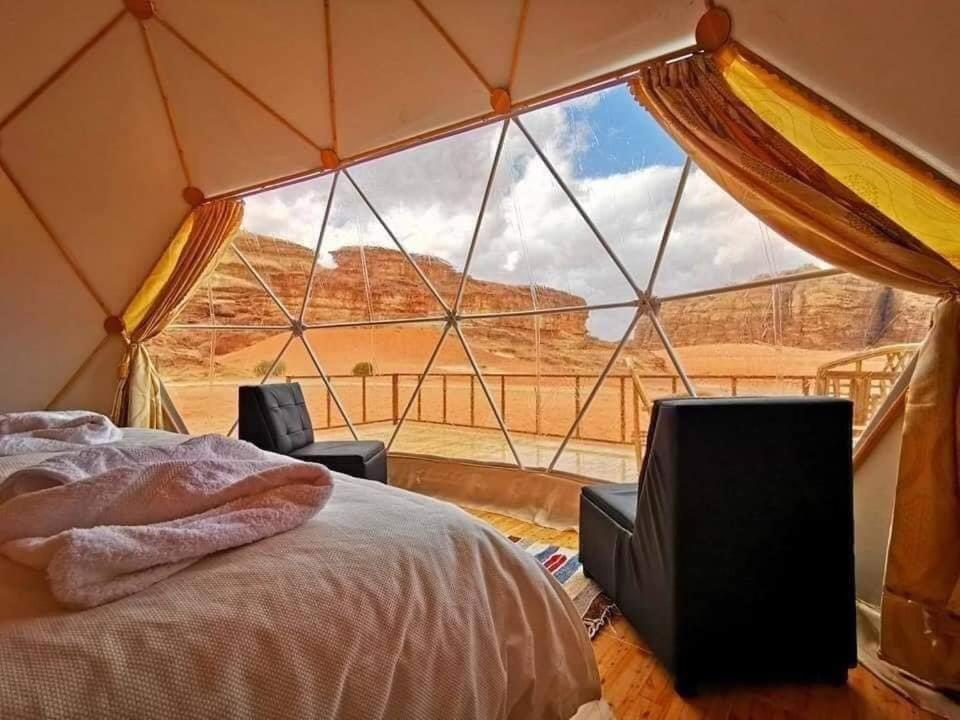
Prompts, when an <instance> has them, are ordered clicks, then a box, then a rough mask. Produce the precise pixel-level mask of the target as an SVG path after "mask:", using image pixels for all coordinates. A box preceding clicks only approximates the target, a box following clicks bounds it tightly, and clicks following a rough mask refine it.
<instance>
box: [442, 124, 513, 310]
mask: <svg viewBox="0 0 960 720" xmlns="http://www.w3.org/2000/svg"><path fill="white" fill-rule="evenodd" d="M509 126H510V122H509V121H508V120H504V121H503V126H502V127H501V129H500V138H499V139H498V140H497V149H496V151H494V153H493V163H491V165H490V174H489V175H488V176H487V184H486V186H485V187H484V188H483V198H482V199H481V200H480V209H479V211H478V212H477V222H476V224H475V225H474V226H473V236H472V237H471V238H470V247H469V248H467V257H466V258H465V259H464V262H463V272H462V273H461V274H460V284H459V285H458V286H457V294H456V296H455V298H454V301H453V308H452V310H453V312H454V313H459V312H460V304H461V302H462V301H463V291H464V289H465V288H466V286H467V275H468V274H469V272H470V265H471V264H472V263H473V253H474V250H475V249H476V247H477V238H478V237H480V226H481V224H482V223H483V216H484V215H485V214H486V212H487V202H489V200H490V190H491V188H493V181H494V178H495V177H496V175H497V168H498V167H499V165H500V156H501V154H502V153H503V143H504V141H505V140H506V138H507V128H508V127H509Z"/></svg>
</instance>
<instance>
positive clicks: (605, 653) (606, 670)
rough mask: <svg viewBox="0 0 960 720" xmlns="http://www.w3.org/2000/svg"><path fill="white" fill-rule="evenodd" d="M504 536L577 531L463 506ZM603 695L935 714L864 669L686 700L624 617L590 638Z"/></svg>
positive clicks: (619, 708) (799, 715) (756, 718)
mask: <svg viewBox="0 0 960 720" xmlns="http://www.w3.org/2000/svg"><path fill="white" fill-rule="evenodd" d="M468 512H470V513H471V514H473V515H474V516H476V517H478V518H480V519H481V520H484V521H485V522H487V523H489V524H491V525H493V526H494V527H495V528H497V529H498V530H500V532H503V533H504V534H509V535H517V536H519V537H529V538H534V539H536V541H537V542H543V543H549V544H552V545H560V546H562V547H577V544H578V543H577V539H578V538H577V533H576V532H572V531H565V532H560V531H556V530H551V529H550V528H543V527H540V526H537V525H532V524H530V523H526V522H523V521H522V520H516V519H514V518H508V517H505V516H503V515H497V514H496V513H492V512H486V511H473V510H468ZM593 649H594V653H595V654H596V657H597V666H598V667H599V668H600V677H601V680H602V682H603V693H604V698H606V700H607V702H608V703H610V706H611V707H612V708H613V712H614V715H615V716H616V717H617V718H619V719H620V720H936V716H934V715H932V714H930V713H928V712H926V711H924V710H921V709H919V708H917V707H915V706H914V705H912V704H911V703H909V702H908V701H907V700H906V699H904V698H902V697H901V696H900V695H897V694H896V693H894V692H893V691H892V690H890V689H889V688H888V687H887V686H886V685H884V684H883V683H882V682H880V680H879V679H877V678H876V677H875V676H873V675H871V674H870V673H869V672H867V670H865V669H864V668H862V667H858V668H856V669H855V670H853V671H852V672H851V673H850V679H849V681H848V683H847V686H846V687H842V688H834V687H828V686H820V685H790V686H774V687H765V688H743V689H733V690H726V691H716V692H711V693H708V694H705V695H704V696H703V697H698V698H695V699H694V700H685V699H683V698H681V697H680V696H678V695H677V694H676V693H675V692H674V691H673V684H672V682H671V680H670V678H669V676H668V675H667V673H666V672H665V671H664V670H663V668H661V667H660V665H659V664H657V662H656V660H655V659H654V658H653V657H652V655H650V652H649V650H648V649H647V648H646V647H645V645H644V643H643V640H642V639H641V638H640V636H639V635H638V634H637V632H636V631H635V630H634V629H633V628H632V627H631V626H630V623H628V622H627V621H626V619H625V618H623V617H616V618H614V619H613V621H612V622H611V623H610V624H608V625H607V626H606V627H604V628H603V630H601V631H600V632H599V633H598V634H597V637H596V638H595V639H594V641H593Z"/></svg>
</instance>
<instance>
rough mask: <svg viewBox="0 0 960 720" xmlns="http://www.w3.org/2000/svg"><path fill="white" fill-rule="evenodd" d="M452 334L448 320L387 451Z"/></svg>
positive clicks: (404, 409) (389, 446)
mask: <svg viewBox="0 0 960 720" xmlns="http://www.w3.org/2000/svg"><path fill="white" fill-rule="evenodd" d="M449 334H450V321H449V320H447V321H446V323H445V324H444V326H443V332H441V333H440V339H439V340H437V344H436V346H435V347H434V348H433V352H432V353H430V358H429V359H428V360H427V364H426V366H424V368H423V372H421V373H420V377H419V378H418V379H417V386H416V387H415V388H414V389H413V393H412V394H411V395H410V399H409V400H407V404H406V406H405V407H404V408H403V413H402V414H401V415H400V418H399V420H397V426H396V427H395V428H394V429H393V434H392V435H390V440H389V442H387V448H386V449H387V452H389V451H390V448H391V447H393V441H394V440H396V439H397V435H399V434H400V428H402V427H403V425H404V423H405V422H406V420H407V415H409V414H410V409H411V408H412V407H413V403H414V402H415V401H416V399H417V397H418V396H419V395H420V390H421V389H422V388H423V384H424V383H425V382H426V381H427V378H428V377H429V376H430V371H431V370H433V363H434V362H435V361H436V359H437V355H439V354H440V348H442V347H443V343H444V341H445V340H446V339H447V335H449Z"/></svg>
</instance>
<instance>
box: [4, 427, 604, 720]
mask: <svg viewBox="0 0 960 720" xmlns="http://www.w3.org/2000/svg"><path fill="white" fill-rule="evenodd" d="M183 439H184V436H179V435H173V434H169V433H160V432H155V431H134V430H128V431H125V432H124V438H123V440H121V441H120V443H121V444H138V443H140V444H163V443H176V442H180V441H182V440H183ZM44 457H47V455H18V456H9V457H0V479H2V478H3V477H6V476H7V475H8V474H9V473H11V472H13V471H14V470H17V469H19V468H21V467H26V466H29V465H31V464H34V463H36V462H38V461H39V460H41V459H43V458H44ZM0 648H2V652H0V677H2V678H3V681H2V682H0V715H2V717H4V718H6V719H11V718H36V717H51V718H57V717H137V718H170V717H191V718H207V717H217V718H221V717H234V718H244V717H249V718H301V717H302V718H350V719H353V718H444V720H447V719H449V720H453V719H455V718H464V719H466V718H471V719H473V718H491V719H493V718H524V719H533V718H571V717H574V716H576V717H577V718H578V719H579V718H607V717H610V715H609V710H608V709H607V707H606V705H605V704H604V703H603V702H602V701H600V700H599V698H600V680H599V676H598V672H597V668H596V663H595V660H594V656H593V651H592V648H591V646H590V642H589V640H588V639H587V636H586V633H585V631H584V629H583V627H582V624H581V621H580V619H579V617H578V615H577V613H576V610H575V609H574V607H573V605H572V603H571V602H570V600H569V599H568V598H567V597H566V595H565V594H564V592H563V590H562V588H560V586H559V585H558V584H557V583H556V582H555V581H554V579H553V578H552V577H551V576H550V575H549V574H548V573H546V572H545V571H543V569H542V568H541V567H540V566H539V564H538V563H537V562H536V560H535V559H534V558H532V557H531V556H529V555H527V554H526V553H523V552H520V551H518V550H516V549H515V548H514V547H513V545H512V543H510V542H509V541H508V540H507V539H506V538H504V537H502V536H501V535H500V534H499V533H497V532H496V531H495V530H494V529H492V528H490V527H488V526H486V525H484V524H482V523H480V522H478V521H476V520H474V519H473V518H472V517H470V516H469V515H468V514H466V513H464V512H463V511H461V510H460V509H459V508H457V507H455V506H453V505H450V504H447V503H443V502H439V501H437V500H433V499H431V498H428V497H424V496H420V495H416V494H413V493H410V492H406V491H404V490H400V489H397V488H392V487H388V486H383V485H380V484H379V483H371V482H367V481H363V480H357V479H353V478H350V477H349V476H345V475H339V474H335V485H334V491H333V495H332V497H331V499H330V500H329V502H328V503H327V506H326V507H325V508H324V509H323V510H322V511H321V512H320V513H318V514H317V515H316V516H315V517H314V518H313V519H311V520H310V521H309V522H308V523H307V524H306V525H304V526H302V527H300V528H297V529H296V530H292V531H290V532H287V533H284V534H281V535H277V536H274V537H271V538H268V539H266V540H262V541H260V542H257V543H253V544H251V545H247V546H244V547H240V548H236V549H234V550H229V551H226V552H222V553H219V554H217V555H214V556H211V557H208V558H206V559H205V560H202V561H201V562H199V563H197V564H195V565H193V566H191V567H190V568H188V569H186V570H184V571H182V572H180V573H178V574H176V575H174V576H173V577H171V578H168V579H167V580H165V581H163V582H161V583H159V584H157V585H154V586H153V587H151V588H149V589H147V590H145V591H142V592H140V593H137V594H135V595H132V596H130V597H126V598H123V599H121V600H118V601H116V602H113V603H108V604H106V605H101V606H100V607H96V608H92V609H89V610H84V611H81V612H72V611H68V610H64V609H63V608H61V607H60V606H58V605H57V603H56V602H55V601H54V600H53V598H52V597H51V595H50V594H49V591H48V590H47V587H46V584H45V581H44V578H43V577H42V575H41V574H40V573H38V572H36V571H33V570H29V569H26V568H23V567H21V566H19V565H16V564H14V563H12V562H10V561H8V560H6V559H3V558H0Z"/></svg>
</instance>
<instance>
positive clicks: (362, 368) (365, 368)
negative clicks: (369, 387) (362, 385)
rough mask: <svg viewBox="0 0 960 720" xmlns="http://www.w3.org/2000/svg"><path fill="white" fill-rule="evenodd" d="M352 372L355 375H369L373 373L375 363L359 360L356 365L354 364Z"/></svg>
mask: <svg viewBox="0 0 960 720" xmlns="http://www.w3.org/2000/svg"><path fill="white" fill-rule="evenodd" d="M352 372H353V374H354V375H367V376H370V375H373V363H372V362H369V361H367V360H364V361H363V362H358V363H357V364H356V365H354V366H353V371H352Z"/></svg>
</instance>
